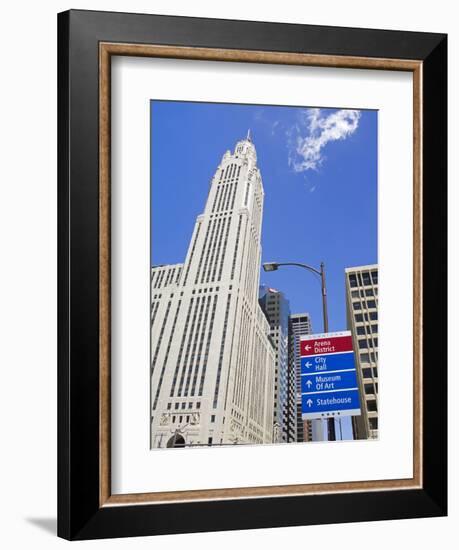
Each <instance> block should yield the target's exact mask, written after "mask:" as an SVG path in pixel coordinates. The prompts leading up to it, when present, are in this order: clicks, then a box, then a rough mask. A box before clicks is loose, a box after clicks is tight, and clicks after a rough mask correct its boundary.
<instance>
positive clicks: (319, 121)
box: [287, 109, 360, 172]
mask: <svg viewBox="0 0 459 550" xmlns="http://www.w3.org/2000/svg"><path fill="white" fill-rule="evenodd" d="M359 120H360V111H357V110H354V109H341V110H339V111H335V112H333V113H331V114H330V115H328V116H327V115H323V112H322V111H321V109H306V110H305V111H302V112H301V117H300V121H299V123H298V124H295V125H294V126H293V127H292V128H290V129H289V130H288V131H287V138H288V142H289V164H290V166H291V167H292V168H293V170H294V171H295V172H305V171H306V170H317V169H318V168H319V167H320V166H321V164H322V163H323V161H324V159H325V157H324V154H323V149H324V147H325V146H326V145H327V143H329V142H330V141H337V140H343V139H346V138H347V137H349V136H350V135H352V134H353V133H354V132H355V131H356V130H357V128H358V126H359Z"/></svg>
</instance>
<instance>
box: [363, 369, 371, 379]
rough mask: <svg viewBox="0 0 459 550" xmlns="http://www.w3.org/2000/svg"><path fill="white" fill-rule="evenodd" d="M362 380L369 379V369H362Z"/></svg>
mask: <svg viewBox="0 0 459 550" xmlns="http://www.w3.org/2000/svg"><path fill="white" fill-rule="evenodd" d="M362 372H363V377H364V378H371V369H362Z"/></svg>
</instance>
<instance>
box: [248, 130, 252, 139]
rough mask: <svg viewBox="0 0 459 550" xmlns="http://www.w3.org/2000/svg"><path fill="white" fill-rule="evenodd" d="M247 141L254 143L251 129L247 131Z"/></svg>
mask: <svg viewBox="0 0 459 550" xmlns="http://www.w3.org/2000/svg"><path fill="white" fill-rule="evenodd" d="M247 141H252V138H251V136H250V128H249V129H248V130H247Z"/></svg>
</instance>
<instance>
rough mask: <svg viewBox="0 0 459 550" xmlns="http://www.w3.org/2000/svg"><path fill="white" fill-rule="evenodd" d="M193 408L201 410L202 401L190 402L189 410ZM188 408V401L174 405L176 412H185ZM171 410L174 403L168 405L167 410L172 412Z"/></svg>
mask: <svg viewBox="0 0 459 550" xmlns="http://www.w3.org/2000/svg"><path fill="white" fill-rule="evenodd" d="M193 407H195V408H196V409H200V408H201V401H196V403H193V401H188V408H189V409H192V408H193ZM186 408H187V402H186V401H182V402H177V403H174V409H175V410H178V409H182V410H184V409H186ZM171 409H172V403H171V402H170V401H169V403H168V404H167V410H171Z"/></svg>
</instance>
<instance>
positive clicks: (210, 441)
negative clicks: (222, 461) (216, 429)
mask: <svg viewBox="0 0 459 550" xmlns="http://www.w3.org/2000/svg"><path fill="white" fill-rule="evenodd" d="M207 444H208V445H212V438H211V437H209V439H208V441H207Z"/></svg>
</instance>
